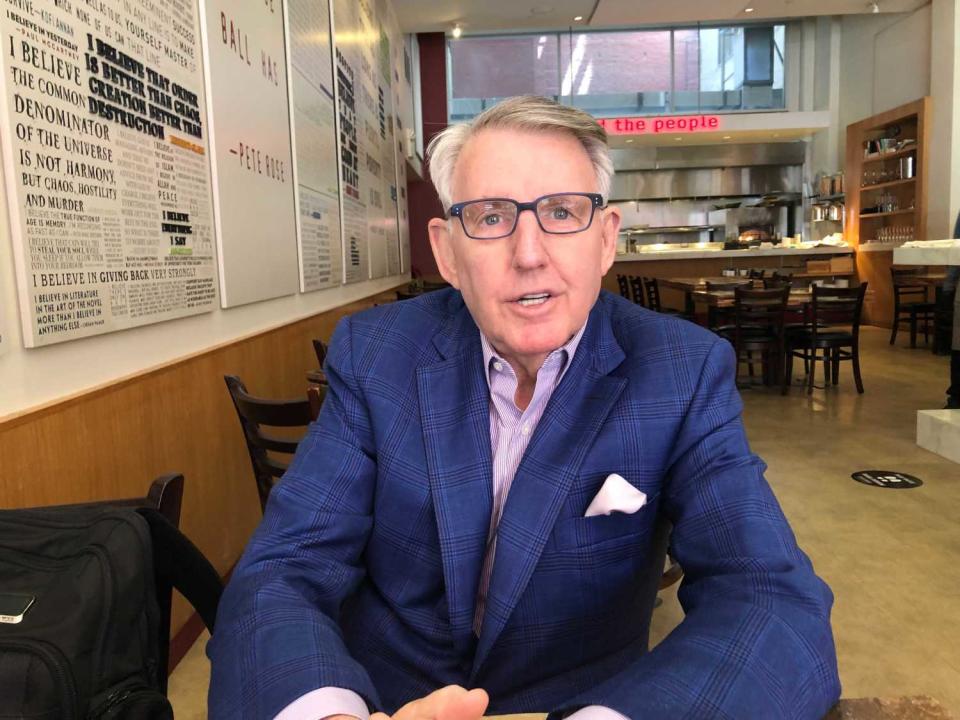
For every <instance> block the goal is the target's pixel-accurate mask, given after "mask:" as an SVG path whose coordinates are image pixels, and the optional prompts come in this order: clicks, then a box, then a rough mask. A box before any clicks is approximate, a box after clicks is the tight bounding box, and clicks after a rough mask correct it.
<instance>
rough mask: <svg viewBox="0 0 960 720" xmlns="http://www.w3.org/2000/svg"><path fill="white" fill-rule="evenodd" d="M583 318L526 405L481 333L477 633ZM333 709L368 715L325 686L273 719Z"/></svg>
mask: <svg viewBox="0 0 960 720" xmlns="http://www.w3.org/2000/svg"><path fill="white" fill-rule="evenodd" d="M586 327H587V326H586V324H584V326H583V327H581V328H580V330H579V332H577V334H576V335H574V336H573V337H572V338H571V339H570V340H569V341H568V342H567V344H566V345H563V346H562V347H560V348H557V349H556V350H554V351H553V352H552V353H550V354H549V355H548V356H547V359H546V360H544V361H543V365H541V366H540V369H539V370H538V371H537V384H536V386H535V388H534V391H533V397H532V398H531V399H530V403H529V405H527V407H526V409H525V410H521V409H520V408H519V407H517V404H516V402H515V400H514V397H515V396H516V392H517V376H516V373H514V371H513V368H512V367H510V363H508V362H507V361H506V360H504V359H503V358H501V357H500V356H499V355H497V351H496V350H495V349H494V348H493V346H492V345H491V344H490V341H489V340H487V338H486V336H484V335H483V334H482V333H481V334H480V341H481V345H482V347H483V366H484V368H486V373H485V375H486V378H487V385H488V386H489V388H490V449H491V453H492V460H493V486H492V492H493V510H492V512H491V514H490V532H489V535H488V536H487V551H486V554H485V556H484V560H483V568H482V570H481V573H480V588H479V591H478V592H477V609H476V615H475V616H474V621H473V630H474V632H475V633H476V634H477V635H478V636H479V635H480V627H481V625H482V624H483V611H484V606H485V603H486V597H487V589H488V588H489V587H490V576H491V574H492V573H493V559H494V556H495V554H496V548H497V527H498V526H499V525H500V516H501V515H502V514H503V506H504V504H505V503H506V501H507V495H508V494H509V492H510V486H511V485H512V484H513V478H514V476H515V475H516V474H517V468H518V467H519V466H520V460H521V459H522V458H523V453H524V452H525V451H526V449H527V445H529V444H530V439H531V438H532V437H533V433H534V431H535V430H536V429H537V424H538V423H539V422H540V418H541V417H543V413H544V411H545V410H546V409H547V404H548V403H549V402H550V398H551V397H552V396H553V391H554V390H555V389H556V387H557V386H558V385H559V384H560V381H561V380H562V379H563V376H564V374H565V373H566V371H567V368H569V367H570V361H571V360H572V359H573V356H574V354H575V353H576V352H577V346H579V345H580V339H581V338H582V337H583V331H584V330H585V329H586ZM331 715H352V716H353V717H356V718H358V720H369V717H370V715H369V713H368V712H367V706H366V703H365V702H364V701H363V699H362V698H361V697H360V696H359V695H357V694H356V693H355V692H353V691H352V690H346V689H344V688H336V687H325V688H320V689H319V690H314V691H313V692H310V693H307V694H306V695H304V696H302V697H300V698H298V699H297V700H294V701H293V702H292V703H291V704H290V705H288V706H287V707H285V708H284V709H283V710H282V711H281V713H280V714H279V715H277V717H276V718H275V720H323V718H327V717H329V716H331ZM567 720H628V718H626V717H624V716H623V715H621V714H620V713H618V712H616V711H615V710H611V709H610V708H606V707H603V706H600V705H590V706H588V707H585V708H582V709H580V710H578V711H577V712H575V713H572V714H570V715H568V716H567Z"/></svg>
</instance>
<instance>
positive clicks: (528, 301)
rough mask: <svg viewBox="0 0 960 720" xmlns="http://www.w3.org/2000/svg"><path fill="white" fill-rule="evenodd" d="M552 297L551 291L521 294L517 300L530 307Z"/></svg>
mask: <svg viewBox="0 0 960 720" xmlns="http://www.w3.org/2000/svg"><path fill="white" fill-rule="evenodd" d="M549 299H550V293H545V292H543V293H530V294H528V295H521V296H520V297H519V298H518V299H517V302H518V303H520V304H521V305H523V306H524V307H529V306H531V305H542V304H543V303H545V302H546V301H547V300H549Z"/></svg>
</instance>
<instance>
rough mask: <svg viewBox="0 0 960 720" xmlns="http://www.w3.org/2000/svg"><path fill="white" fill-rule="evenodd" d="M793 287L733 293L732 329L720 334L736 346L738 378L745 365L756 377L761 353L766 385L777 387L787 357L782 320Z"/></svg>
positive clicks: (740, 289) (735, 291)
mask: <svg viewBox="0 0 960 720" xmlns="http://www.w3.org/2000/svg"><path fill="white" fill-rule="evenodd" d="M789 295H790V287H789V286H784V287H781V288H773V289H770V290H755V289H753V288H748V287H736V288H734V290H733V297H734V304H733V320H734V324H733V328H732V329H723V330H722V331H721V332H720V335H721V336H722V337H725V338H726V339H727V340H729V341H730V343H731V344H732V345H733V347H734V350H735V351H736V354H737V368H736V371H735V372H736V374H737V376H739V372H740V365H741V363H746V364H747V367H748V370H749V373H750V375H751V376H752V375H753V363H754V353H759V355H760V360H761V364H762V368H763V378H764V383H765V384H768V385H769V384H775V383H776V381H775V379H774V378H777V377H779V371H780V367H781V361H782V359H783V355H784V330H783V320H784V314H785V313H786V310H787V298H788V297H789Z"/></svg>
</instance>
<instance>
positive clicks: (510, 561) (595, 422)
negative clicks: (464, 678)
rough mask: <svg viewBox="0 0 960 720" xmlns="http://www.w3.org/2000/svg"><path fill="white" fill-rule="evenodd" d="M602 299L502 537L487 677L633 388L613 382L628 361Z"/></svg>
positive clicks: (484, 641)
mask: <svg viewBox="0 0 960 720" xmlns="http://www.w3.org/2000/svg"><path fill="white" fill-rule="evenodd" d="M603 303H604V300H603V299H602V298H601V299H600V300H599V301H598V302H597V303H596V305H595V306H594V308H593V311H592V312H591V314H590V319H589V324H588V326H587V330H586V332H584V336H583V338H582V339H581V342H580V346H579V347H578V348H577V352H576V355H575V356H574V358H573V363H572V364H571V366H570V368H569V369H568V370H567V372H566V374H565V375H564V378H563V380H562V381H561V383H560V386H559V387H558V388H557V389H556V390H555V391H554V394H553V396H552V397H551V399H550V402H549V404H548V405H547V409H546V411H545V412H544V414H543V417H542V418H541V419H540V422H539V424H538V425H537V429H536V432H535V433H534V437H533V438H532V439H531V441H530V445H529V446H528V447H527V450H526V452H525V453H524V456H523V460H522V461H521V463H520V466H519V468H518V469H517V473H516V475H515V477H514V480H513V484H512V485H511V487H510V493H509V494H508V496H507V501H506V505H505V507H504V511H503V516H502V518H501V520H500V525H499V528H498V531H497V547H496V555H495V559H494V566H493V575H492V577H491V581H490V588H489V589H488V591H487V601H486V607H485V613H484V618H483V626H482V628H481V632H480V639H479V643H478V645H477V652H476V655H475V657H474V665H473V675H474V676H475V675H476V673H477V672H478V671H479V668H480V666H481V665H482V663H483V661H484V660H485V659H486V657H487V655H488V654H489V652H490V649H491V648H492V647H493V644H494V642H496V640H497V638H498V637H499V635H500V633H501V631H502V630H503V628H504V626H505V625H506V623H507V621H508V620H509V618H510V615H511V613H512V612H513V610H514V608H515V607H516V606H517V603H518V601H519V600H520V596H521V595H522V594H523V591H524V589H525V588H526V587H527V583H528V582H529V580H530V576H531V575H532V574H533V571H534V568H535V567H536V565H537V562H538V561H539V559H540V555H541V554H542V552H543V548H544V546H545V545H546V542H547V539H548V537H549V536H550V533H551V531H552V530H553V525H554V523H555V522H556V519H557V515H558V513H559V511H560V508H561V506H562V505H563V503H564V501H565V500H566V497H567V494H568V492H569V491H570V487H571V485H572V484H573V480H574V478H575V477H576V476H577V474H578V472H579V470H580V465H581V464H582V463H583V460H584V458H585V457H586V454H587V451H588V450H589V449H590V447H591V446H592V445H593V443H594V440H595V439H596V436H597V433H598V432H599V431H600V428H601V427H602V425H603V423H604V421H605V420H606V418H607V415H608V414H609V413H610V410H611V409H612V408H613V405H614V403H616V401H617V399H618V398H619V397H620V394H621V393H622V392H623V389H624V388H625V387H626V384H627V381H626V379H624V378H621V377H614V376H610V375H608V373H609V372H611V371H612V370H613V369H614V368H616V367H617V366H618V365H619V364H620V363H621V362H622V361H623V357H624V355H623V351H622V350H621V349H620V346H619V344H617V342H616V340H615V339H614V337H613V333H612V330H611V328H610V324H609V319H608V317H607V315H606V314H605V313H604V312H603V311H602V308H601V306H602V304H603Z"/></svg>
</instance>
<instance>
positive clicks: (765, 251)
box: [614, 247, 853, 262]
mask: <svg viewBox="0 0 960 720" xmlns="http://www.w3.org/2000/svg"><path fill="white" fill-rule="evenodd" d="M852 253H853V248H851V247H817V248H798V247H788V248H784V247H773V248H749V249H747V250H703V249H700V248H682V249H678V250H652V251H648V252H642V253H624V254H618V255H617V256H616V258H615V259H614V262H638V261H641V262H642V261H645V260H703V259H708V258H739V257H777V256H780V257H784V256H790V255H794V256H796V257H805V256H808V255H850V254H852Z"/></svg>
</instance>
